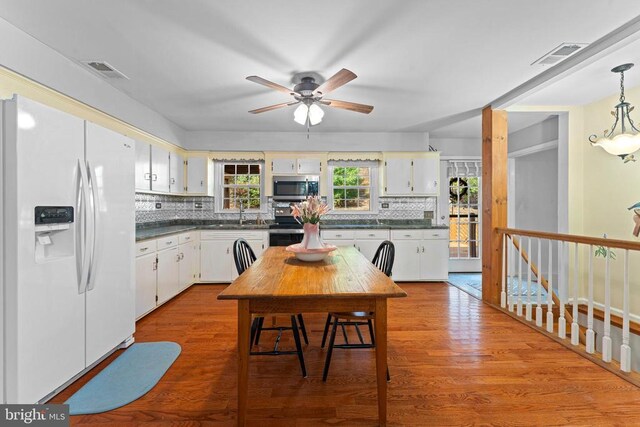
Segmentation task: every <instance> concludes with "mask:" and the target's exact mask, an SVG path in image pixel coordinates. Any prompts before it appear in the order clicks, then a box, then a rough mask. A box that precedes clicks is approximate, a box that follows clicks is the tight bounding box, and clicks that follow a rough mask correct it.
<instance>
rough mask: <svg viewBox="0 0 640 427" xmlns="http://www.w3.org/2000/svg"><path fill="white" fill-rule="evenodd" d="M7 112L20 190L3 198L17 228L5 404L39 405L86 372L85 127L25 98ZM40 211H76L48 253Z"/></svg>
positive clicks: (11, 167) (8, 260)
mask: <svg viewBox="0 0 640 427" xmlns="http://www.w3.org/2000/svg"><path fill="white" fill-rule="evenodd" d="M3 109H4V118H5V122H4V126H3V133H4V135H3V136H4V137H5V139H4V141H3V149H4V153H3V156H6V158H5V160H6V163H5V165H4V166H6V170H4V171H3V172H4V173H5V174H6V175H4V176H3V179H4V180H5V181H4V184H5V185H7V186H8V187H9V188H16V190H17V191H16V192H15V193H14V192H5V195H4V196H5V200H4V202H5V213H4V215H5V220H6V221H7V224H9V225H10V226H8V227H6V228H5V234H4V235H3V243H4V244H5V245H10V247H6V248H5V253H4V256H5V259H4V268H5V275H6V278H5V285H6V288H5V293H4V295H3V298H4V299H5V308H6V312H5V313H3V314H4V318H5V319H4V320H5V324H4V326H5V337H4V339H5V347H4V352H5V363H6V365H5V370H4V374H5V375H6V376H5V380H6V394H5V397H6V399H7V403H35V402H36V401H38V400H40V399H42V398H43V397H45V396H46V395H47V394H49V393H51V392H52V391H54V390H55V389H56V388H57V387H59V386H61V385H62V384H63V383H65V382H66V381H68V380H69V379H71V378H72V377H73V376H74V375H76V374H77V373H78V372H80V371H81V370H83V369H84V367H85V354H84V349H85V338H84V337H85V320H84V314H85V300H84V294H83V293H81V290H80V284H79V278H78V276H79V275H78V271H77V265H76V260H78V261H82V259H81V258H76V257H81V256H82V255H81V254H82V252H83V251H82V246H81V245H78V243H79V242H80V240H79V233H80V229H81V226H82V224H83V218H82V217H83V215H82V210H81V209H78V206H77V197H78V194H79V189H80V186H79V182H80V175H79V171H80V170H79V166H80V165H81V164H84V121H83V120H81V119H78V118H76V117H73V116H71V115H68V114H66V113H63V112H61V111H57V110H54V109H51V108H49V107H46V106H44V105H42V104H39V103H37V102H34V101H31V100H28V99H26V98H22V97H17V100H16V101H7V102H6V103H5V105H4V108H3ZM18 116H20V118H21V125H20V126H18V125H17V123H18ZM131 171H132V173H133V165H131ZM131 189H132V190H133V182H132V183H131ZM36 206H69V207H73V208H74V223H73V224H70V228H69V229H68V230H65V231H59V232H55V233H51V235H50V237H51V241H52V244H51V245H48V247H47V253H44V247H43V246H42V245H39V244H37V243H36V239H35V225H34V208H35V207H36ZM38 252H40V253H41V255H42V257H40V259H39V260H36V256H37V253H38ZM18 290H19V292H18Z"/></svg>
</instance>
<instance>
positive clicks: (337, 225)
mask: <svg viewBox="0 0 640 427" xmlns="http://www.w3.org/2000/svg"><path fill="white" fill-rule="evenodd" d="M271 223H273V222H272V221H268V222H267V223H265V224H256V223H254V222H246V223H245V224H243V225H240V224H238V222H237V221H185V220H182V221H165V222H161V223H152V224H148V225H147V224H145V225H139V226H137V227H136V242H138V241H141V240H148V239H155V238H157V237H162V236H168V235H171V234H176V233H184V232H186V231H191V230H268V229H269V224H271ZM320 228H321V229H325V230H331V229H334V230H335V229H350V228H355V229H367V230H372V229H379V230H388V229H440V230H446V229H448V228H449V227H447V226H445V225H430V224H428V223H427V222H426V221H422V220H387V221H376V220H344V221H338V220H328V221H323V222H322V223H321V224H320Z"/></svg>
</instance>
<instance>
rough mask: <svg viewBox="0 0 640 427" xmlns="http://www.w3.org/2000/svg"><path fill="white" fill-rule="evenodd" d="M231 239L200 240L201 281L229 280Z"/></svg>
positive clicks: (231, 253) (231, 255)
mask: <svg viewBox="0 0 640 427" xmlns="http://www.w3.org/2000/svg"><path fill="white" fill-rule="evenodd" d="M232 248H233V241H232V240H202V241H201V242H200V279H201V280H202V281H203V282H230V281H231V272H232V269H235V268H236V267H235V265H234V264H233V252H232V250H233V249H232Z"/></svg>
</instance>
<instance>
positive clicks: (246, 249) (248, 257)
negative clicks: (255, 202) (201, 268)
mask: <svg viewBox="0 0 640 427" xmlns="http://www.w3.org/2000/svg"><path fill="white" fill-rule="evenodd" d="M233 259H234V261H235V264H236V270H237V271H238V275H241V274H242V273H244V272H245V270H246V269H247V268H249V267H250V266H251V264H253V262H254V261H255V260H256V254H255V253H254V252H253V249H251V246H249V243H247V241H246V240H244V239H242V238H240V239H238V240H236V241H235V242H234V243H233ZM290 316H291V326H290V327H289V326H275V325H274V326H272V327H267V328H265V327H264V316H255V317H254V319H253V322H252V323H251V340H250V346H251V347H253V346H254V345H258V343H259V342H260V333H261V332H262V331H278V337H277V338H276V341H275V344H274V347H273V350H272V351H250V352H249V354H250V355H252V356H280V355H283V354H297V355H298V360H299V361H300V369H301V370H302V376H303V377H305V378H306V377H307V368H306V367H305V364H304V355H303V353H302V344H301V342H300V330H302V335H303V337H304V341H305V343H306V344H309V341H308V339H307V330H306V328H305V326H304V320H303V319H302V314H297V315H296V314H291V315H290ZM296 318H297V319H296ZM298 322H300V325H299V326H298ZM288 330H290V331H292V332H293V339H294V341H295V343H296V350H295V351H288V350H287V351H282V350H279V349H278V346H279V344H280V339H281V338H282V331H288Z"/></svg>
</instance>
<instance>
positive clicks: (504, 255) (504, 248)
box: [500, 234, 509, 308]
mask: <svg viewBox="0 0 640 427" xmlns="http://www.w3.org/2000/svg"><path fill="white" fill-rule="evenodd" d="M508 242H509V238H508V236H507V235H506V234H503V235H502V291H501V292H500V307H502V308H505V307H506V306H507V293H506V292H505V282H506V280H507V274H508V272H507V269H506V268H507V244H508Z"/></svg>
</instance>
